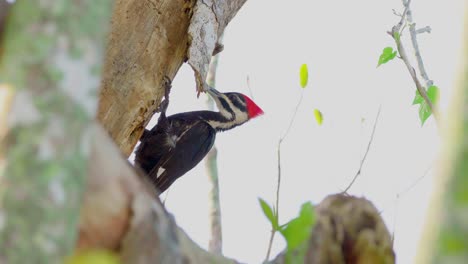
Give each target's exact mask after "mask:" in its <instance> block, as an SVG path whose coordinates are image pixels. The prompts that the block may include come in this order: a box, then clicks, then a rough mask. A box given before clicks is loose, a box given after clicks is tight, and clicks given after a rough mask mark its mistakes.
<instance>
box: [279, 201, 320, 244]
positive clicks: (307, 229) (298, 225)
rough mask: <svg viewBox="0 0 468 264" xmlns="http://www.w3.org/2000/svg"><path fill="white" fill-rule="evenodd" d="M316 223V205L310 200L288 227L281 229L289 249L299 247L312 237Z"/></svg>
mask: <svg viewBox="0 0 468 264" xmlns="http://www.w3.org/2000/svg"><path fill="white" fill-rule="evenodd" d="M314 223H315V211H314V207H313V206H312V204H311V203H310V202H306V203H304V204H303V205H302V206H301V211H300V213H299V216H298V217H296V218H294V219H292V220H291V221H289V222H288V224H287V225H286V227H284V228H282V229H280V232H281V234H282V235H283V237H284V239H286V243H287V246H288V250H294V249H296V248H299V246H300V245H302V243H304V242H305V241H306V240H307V239H308V238H309V237H310V233H311V232H312V227H313V225H314Z"/></svg>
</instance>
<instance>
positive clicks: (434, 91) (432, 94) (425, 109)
mask: <svg viewBox="0 0 468 264" xmlns="http://www.w3.org/2000/svg"><path fill="white" fill-rule="evenodd" d="M427 97H428V98H429V100H430V101H431V103H432V105H433V106H435V105H436V104H437V102H438V101H439V88H438V87H437V86H435V85H431V86H430V87H429V89H427ZM414 104H419V120H421V126H422V125H424V123H425V122H426V120H427V119H428V118H429V117H430V116H431V115H432V111H431V108H430V107H429V105H428V104H427V102H426V100H424V98H423V97H422V96H421V95H420V94H419V91H418V90H416V97H415V98H414V100H413V105H414Z"/></svg>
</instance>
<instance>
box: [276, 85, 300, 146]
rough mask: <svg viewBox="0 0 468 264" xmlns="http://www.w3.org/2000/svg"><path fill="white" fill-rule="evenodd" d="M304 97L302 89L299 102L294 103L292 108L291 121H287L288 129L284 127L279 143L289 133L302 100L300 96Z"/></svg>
mask: <svg viewBox="0 0 468 264" xmlns="http://www.w3.org/2000/svg"><path fill="white" fill-rule="evenodd" d="M303 97H304V90H302V92H301V97H300V98H299V102H298V103H297V105H296V109H294V113H293V116H292V118H291V121H290V122H289V126H288V129H286V132H285V133H284V135H283V136H282V137H281V138H280V140H279V144H281V142H282V141H283V140H284V139H285V138H286V136H287V135H288V134H289V130H291V127H292V124H293V123H294V119H296V114H297V110H298V109H299V106H300V105H301V102H302V98H303Z"/></svg>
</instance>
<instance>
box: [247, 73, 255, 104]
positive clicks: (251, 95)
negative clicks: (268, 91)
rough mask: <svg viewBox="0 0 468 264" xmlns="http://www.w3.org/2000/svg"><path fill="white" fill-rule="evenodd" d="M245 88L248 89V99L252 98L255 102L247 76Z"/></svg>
mask: <svg viewBox="0 0 468 264" xmlns="http://www.w3.org/2000/svg"><path fill="white" fill-rule="evenodd" d="M247 88H248V89H249V95H250V98H252V100H254V101H255V98H254V95H253V92H252V89H251V88H250V77H249V76H248V75H247Z"/></svg>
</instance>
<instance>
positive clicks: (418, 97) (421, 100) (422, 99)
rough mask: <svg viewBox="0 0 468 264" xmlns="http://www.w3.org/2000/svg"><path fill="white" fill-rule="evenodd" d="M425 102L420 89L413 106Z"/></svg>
mask: <svg viewBox="0 0 468 264" xmlns="http://www.w3.org/2000/svg"><path fill="white" fill-rule="evenodd" d="M423 101H424V98H423V97H422V96H421V94H420V93H419V91H418V89H416V95H415V96H414V100H413V105H415V104H420V103H422V102H423Z"/></svg>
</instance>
